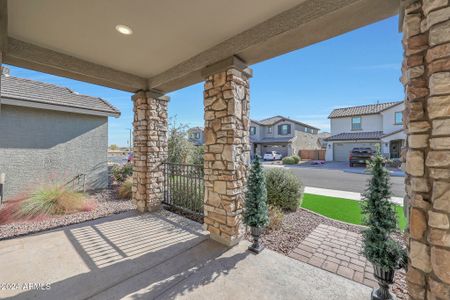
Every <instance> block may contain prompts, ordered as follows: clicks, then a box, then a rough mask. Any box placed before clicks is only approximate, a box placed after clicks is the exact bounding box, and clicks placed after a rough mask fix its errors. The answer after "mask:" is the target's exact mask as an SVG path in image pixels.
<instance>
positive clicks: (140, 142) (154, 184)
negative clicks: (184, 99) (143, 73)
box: [133, 91, 169, 212]
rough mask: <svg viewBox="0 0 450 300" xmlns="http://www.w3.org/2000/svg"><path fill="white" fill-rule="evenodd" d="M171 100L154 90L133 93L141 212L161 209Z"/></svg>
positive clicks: (136, 195) (136, 178) (137, 195)
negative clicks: (168, 106) (168, 114)
mask: <svg viewBox="0 0 450 300" xmlns="http://www.w3.org/2000/svg"><path fill="white" fill-rule="evenodd" d="M168 101H169V98H168V97H167V96H162V95H161V94H158V93H155V92H152V91H147V92H144V91H140V92H138V93H136V94H135V95H134V96H133V103H134V108H133V111H134V121H133V128H134V130H133V140H134V143H133V155H134V157H133V201H134V202H135V203H136V205H137V208H138V210H139V211H140V212H145V211H154V210H157V209H159V207H160V205H161V201H162V198H163V183H164V174H163V165H162V162H164V161H165V160H166V159H167V104H168Z"/></svg>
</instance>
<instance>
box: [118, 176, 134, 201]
mask: <svg viewBox="0 0 450 300" xmlns="http://www.w3.org/2000/svg"><path fill="white" fill-rule="evenodd" d="M132 188H133V179H132V178H131V177H129V178H127V180H125V181H124V182H123V183H122V184H121V185H120V187H119V191H118V194H119V198H121V199H131V196H132Z"/></svg>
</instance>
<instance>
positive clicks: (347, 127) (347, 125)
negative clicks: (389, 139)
mask: <svg viewBox="0 0 450 300" xmlns="http://www.w3.org/2000/svg"><path fill="white" fill-rule="evenodd" d="M361 127H362V130H359V131H382V130H383V121H382V117H381V115H380V114H377V115H365V116H361ZM342 132H352V118H351V117H348V118H334V119H331V135H335V134H339V133H342ZM355 132H358V131H355Z"/></svg>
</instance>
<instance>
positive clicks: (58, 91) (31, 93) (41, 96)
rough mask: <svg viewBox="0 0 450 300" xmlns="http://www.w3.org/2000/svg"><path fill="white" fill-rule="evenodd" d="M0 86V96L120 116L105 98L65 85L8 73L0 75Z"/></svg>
mask: <svg viewBox="0 0 450 300" xmlns="http://www.w3.org/2000/svg"><path fill="white" fill-rule="evenodd" d="M1 86H2V88H1V97H2V98H9V99H15V100H22V101H30V102H35V103H42V104H50V105H57V106H64V107H73V108H79V109H86V110H91V111H97V112H103V113H107V114H109V115H113V116H116V117H118V116H120V111H119V110H118V109H117V108H115V107H114V106H112V105H111V104H109V103H108V102H106V101H105V100H103V99H101V98H96V97H91V96H86V95H80V94H78V93H76V92H74V91H72V90H71V89H69V88H66V87H60V86H57V85H53V84H49V83H44V82H40V81H34V80H29V79H23V78H17V77H13V76H9V75H8V76H1Z"/></svg>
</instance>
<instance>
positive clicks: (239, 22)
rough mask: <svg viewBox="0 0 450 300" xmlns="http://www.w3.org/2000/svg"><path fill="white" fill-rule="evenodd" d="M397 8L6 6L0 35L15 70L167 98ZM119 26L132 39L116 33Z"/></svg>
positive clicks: (99, 2)
mask: <svg viewBox="0 0 450 300" xmlns="http://www.w3.org/2000/svg"><path fill="white" fill-rule="evenodd" d="M5 1H7V0H0V2H5ZM398 2H399V1H392V0H379V1H373V0H277V1H272V0H228V1H211V0H192V1H177V0H166V1H156V0H134V1H121V0H95V1H93V0H77V1H71V0H40V1H27V0H14V1H11V0H9V1H7V14H8V28H7V30H6V29H5V28H0V29H3V33H2V31H1V30H0V37H1V35H2V34H3V35H7V36H9V39H7V41H8V42H7V43H8V45H6V46H5V45H0V46H2V47H1V48H3V49H4V50H6V54H5V55H4V57H3V60H4V62H5V63H9V64H12V65H17V66H22V67H27V68H31V69H36V70H39V71H44V72H48V73H53V74H56V75H62V76H66V77H70V78H74V79H78V80H83V81H87V82H92V83H96V84H102V85H105V86H110V87H113V88H118V89H123V90H128V91H137V90H139V89H146V88H153V89H158V90H161V91H164V92H168V91H172V90H175V89H178V88H181V87H184V86H187V85H190V84H193V83H196V82H199V81H201V80H202V76H201V70H202V69H203V68H205V67H206V66H208V65H211V64H213V63H215V62H218V61H220V60H223V59H225V58H227V57H230V56H233V55H236V56H238V57H240V58H241V59H242V60H244V61H245V62H246V63H247V64H254V63H257V62H260V61H263V60H266V59H269V58H272V57H275V56H278V55H280V54H283V53H286V52H289V51H292V50H295V49H298V48H301V47H304V46H307V45H309V44H312V43H315V42H318V41H322V40H325V39H328V38H330V37H333V36H335V35H338V34H341V33H344V32H347V31H349V30H352V29H355V28H358V27H361V26H364V25H367V24H370V23H372V22H375V21H378V20H381V19H384V18H386V17H389V16H392V15H394V14H396V13H397V11H398V5H399V3H398ZM0 14H3V15H5V14H6V11H2V12H0ZM0 17H1V16H0ZM0 19H1V18H0ZM118 24H125V25H128V26H130V27H131V28H132V29H133V32H134V33H133V34H132V35H129V36H125V35H121V34H119V33H118V32H117V31H116V30H115V26H116V25H118ZM3 27H4V26H3ZM2 40H3V41H4V40H5V39H0V43H1V41H2Z"/></svg>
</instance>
